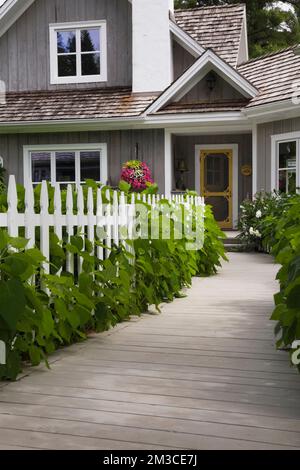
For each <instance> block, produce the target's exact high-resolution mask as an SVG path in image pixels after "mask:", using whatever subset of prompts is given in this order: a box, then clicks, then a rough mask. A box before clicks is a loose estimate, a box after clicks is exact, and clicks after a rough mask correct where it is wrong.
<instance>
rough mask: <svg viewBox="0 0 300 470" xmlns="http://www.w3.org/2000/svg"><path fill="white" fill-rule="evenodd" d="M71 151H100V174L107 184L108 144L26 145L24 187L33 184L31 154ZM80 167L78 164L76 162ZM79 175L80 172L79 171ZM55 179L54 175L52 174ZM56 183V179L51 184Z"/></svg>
mask: <svg viewBox="0 0 300 470" xmlns="http://www.w3.org/2000/svg"><path fill="white" fill-rule="evenodd" d="M64 150H66V151H69V152H72V151H74V152H79V151H80V152H84V151H89V150H97V151H100V173H101V179H102V181H101V182H102V183H103V184H106V182H107V180H108V162H107V144H106V143H101V144H100V143H99V144H90V143H87V144H86V143H81V144H58V145H54V144H51V145H47V144H46V145H24V146H23V181H24V186H25V187H26V186H27V184H30V183H31V182H32V167H31V161H30V152H61V151H64ZM52 160H53V159H52V157H51V172H52V173H53V170H54V165H53V161H52ZM75 164H76V165H78V162H75ZM77 173H78V170H77ZM52 178H53V174H52ZM55 183H56V181H54V179H52V180H51V184H55ZM76 183H78V184H80V183H81V182H80V181H76Z"/></svg>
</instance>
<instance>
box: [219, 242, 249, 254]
mask: <svg viewBox="0 0 300 470" xmlns="http://www.w3.org/2000/svg"><path fill="white" fill-rule="evenodd" d="M224 246H225V251H226V252H227V253H244V252H248V251H251V250H250V248H249V246H248V245H246V244H245V243H231V244H230V243H229V244H224Z"/></svg>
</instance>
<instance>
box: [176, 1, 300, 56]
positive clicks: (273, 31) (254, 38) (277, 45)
mask: <svg viewBox="0 0 300 470" xmlns="http://www.w3.org/2000/svg"><path fill="white" fill-rule="evenodd" d="M239 3H241V2H240V1H239V0H226V1H225V0H175V6H176V8H195V7H203V6H204V7H206V6H214V5H224V4H239ZM284 3H285V4H287V5H288V6H293V7H294V9H295V13H294V12H293V11H283V10H282V9H281V8H280V7H278V6H277V5H276V2H269V1H263V0H249V1H247V2H246V5H247V19H248V33H249V49H250V56H251V57H257V56H260V55H262V54H265V53H269V52H274V51H276V50H278V49H282V48H285V47H288V46H290V45H294V44H297V43H299V42H300V23H299V18H300V6H299V1H298V0H294V1H284Z"/></svg>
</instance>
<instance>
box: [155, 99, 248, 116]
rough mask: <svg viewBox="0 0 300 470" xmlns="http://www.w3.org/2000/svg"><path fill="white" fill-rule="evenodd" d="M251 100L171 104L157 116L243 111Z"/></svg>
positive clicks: (158, 112)
mask: <svg viewBox="0 0 300 470" xmlns="http://www.w3.org/2000/svg"><path fill="white" fill-rule="evenodd" d="M248 103H249V100H247V99H245V100H230V101H229V100H223V101H219V102H213V103H210V102H199V103H170V104H168V105H167V106H165V107H164V108H162V109H161V110H160V111H157V112H156V113H154V114H155V115H157V114H189V113H213V112H226V111H241V109H243V108H244V107H245V106H246V105H247V104H248Z"/></svg>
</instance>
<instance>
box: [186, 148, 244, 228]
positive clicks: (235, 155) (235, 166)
mask: <svg viewBox="0 0 300 470" xmlns="http://www.w3.org/2000/svg"><path fill="white" fill-rule="evenodd" d="M225 149H226V150H227V149H228V150H231V151H232V180H233V181H232V228H233V229H234V228H236V227H237V224H238V218H239V146H238V144H226V143H225V144H207V145H205V144H201V145H195V188H196V191H197V192H198V193H199V194H200V192H201V165H200V155H201V151H202V150H225Z"/></svg>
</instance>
